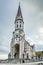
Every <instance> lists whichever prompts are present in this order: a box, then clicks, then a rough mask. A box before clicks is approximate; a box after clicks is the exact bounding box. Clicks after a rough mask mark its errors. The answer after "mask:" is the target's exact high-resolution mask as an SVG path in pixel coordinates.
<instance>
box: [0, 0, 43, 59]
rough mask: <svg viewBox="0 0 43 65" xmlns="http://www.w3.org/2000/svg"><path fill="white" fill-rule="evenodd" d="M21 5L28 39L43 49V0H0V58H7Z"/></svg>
mask: <svg viewBox="0 0 43 65" xmlns="http://www.w3.org/2000/svg"><path fill="white" fill-rule="evenodd" d="M19 2H20V6H21V10H22V15H23V19H24V31H25V34H26V36H25V37H26V40H27V41H28V42H30V44H35V50H36V51H43V0H0V59H2V58H3V59H4V58H7V54H8V53H9V51H10V42H11V39H12V32H13V31H14V29H15V27H14V21H15V17H16V14H17V10H18V6H19Z"/></svg>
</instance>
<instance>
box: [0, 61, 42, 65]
mask: <svg viewBox="0 0 43 65" xmlns="http://www.w3.org/2000/svg"><path fill="white" fill-rule="evenodd" d="M40 63H43V61H40V62H31V63H21V64H10V63H4V64H2V63H1V64H0V65H38V64H39V65H40ZM42 65H43V64H42Z"/></svg>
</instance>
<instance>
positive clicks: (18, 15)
mask: <svg viewBox="0 0 43 65" xmlns="http://www.w3.org/2000/svg"><path fill="white" fill-rule="evenodd" d="M17 19H22V20H23V17H22V12H21V8H20V3H19V7H18V11H17V15H16V20H17Z"/></svg>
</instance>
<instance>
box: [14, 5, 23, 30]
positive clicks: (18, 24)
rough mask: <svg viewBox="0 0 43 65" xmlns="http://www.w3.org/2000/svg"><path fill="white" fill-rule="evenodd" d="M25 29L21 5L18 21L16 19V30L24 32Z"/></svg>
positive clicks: (17, 16)
mask: <svg viewBox="0 0 43 65" xmlns="http://www.w3.org/2000/svg"><path fill="white" fill-rule="evenodd" d="M23 29H24V22H23V16H22V12H21V8H20V4H19V7H18V11H17V15H16V19H15V30H22V31H23Z"/></svg>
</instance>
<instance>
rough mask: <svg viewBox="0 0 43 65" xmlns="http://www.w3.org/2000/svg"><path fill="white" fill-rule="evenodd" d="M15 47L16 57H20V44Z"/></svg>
mask: <svg viewBox="0 0 43 65" xmlns="http://www.w3.org/2000/svg"><path fill="white" fill-rule="evenodd" d="M14 47H15V54H14V57H15V58H19V44H16V45H15V46H14Z"/></svg>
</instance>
